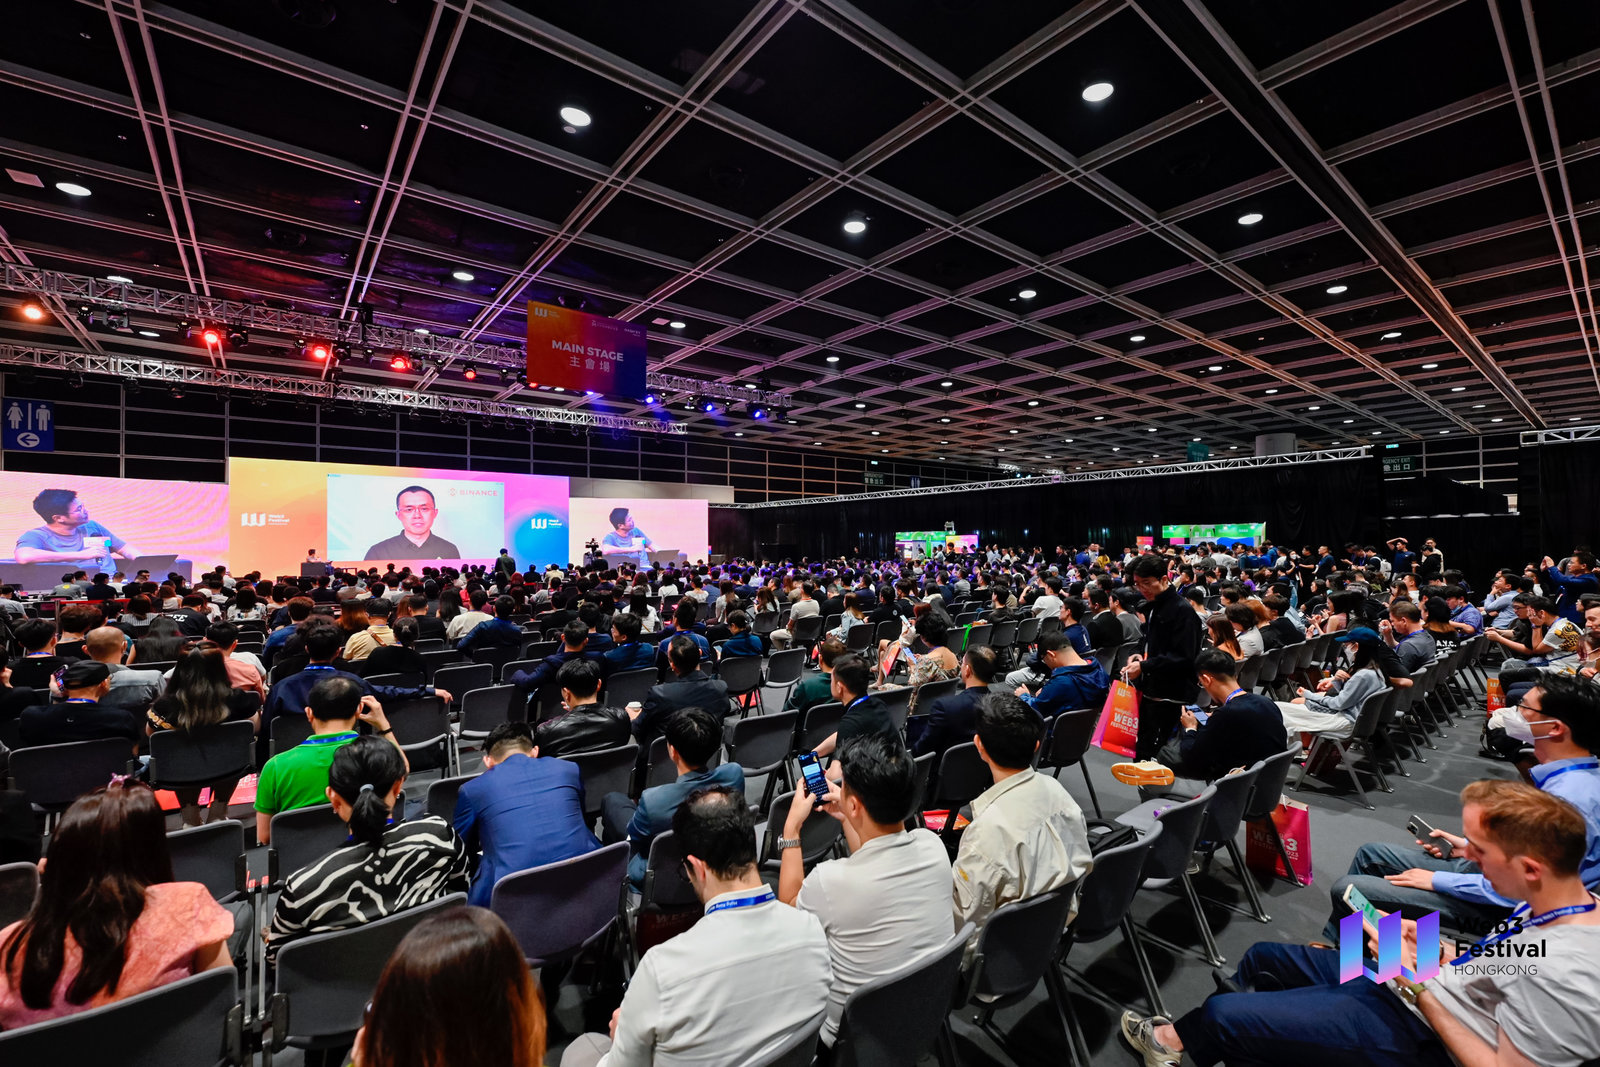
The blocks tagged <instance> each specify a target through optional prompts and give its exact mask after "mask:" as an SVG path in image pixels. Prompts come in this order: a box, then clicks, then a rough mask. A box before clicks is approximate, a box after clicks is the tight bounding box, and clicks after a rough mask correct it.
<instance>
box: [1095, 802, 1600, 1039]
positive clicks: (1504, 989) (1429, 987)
mask: <svg viewBox="0 0 1600 1067" xmlns="http://www.w3.org/2000/svg"><path fill="white" fill-rule="evenodd" d="M1461 802H1462V813H1461V820H1462V824H1463V825H1464V826H1465V827H1466V829H1467V836H1468V838H1469V840H1470V844H1469V845H1468V846H1467V848H1468V852H1469V854H1470V855H1471V857H1472V859H1473V861H1474V862H1475V863H1477V864H1478V865H1479V866H1480V867H1481V868H1482V870H1483V872H1484V874H1485V876H1486V877H1487V878H1488V879H1489V880H1490V882H1491V883H1492V884H1493V886H1494V888H1495V890H1496V891H1497V892H1498V893H1500V894H1502V895H1503V896H1504V897H1505V898H1506V899H1509V900H1516V901H1521V902H1523V903H1522V905H1521V906H1519V907H1518V908H1517V911H1516V913H1515V915H1514V918H1515V919H1516V920H1519V921H1516V922H1509V923H1508V925H1507V927H1506V928H1505V929H1504V930H1500V931H1497V932H1496V933H1494V934H1492V935H1491V936H1489V937H1487V938H1485V939H1484V940H1482V941H1480V942H1478V944H1477V946H1476V947H1475V948H1473V949H1469V950H1468V951H1467V952H1465V953H1463V952H1462V951H1461V947H1459V946H1457V945H1455V944H1453V943H1450V942H1444V943H1436V944H1427V945H1418V943H1417V925H1416V924H1415V923H1414V922H1411V921H1410V920H1406V921H1404V922H1403V924H1402V933H1403V937H1404V942H1405V947H1404V949H1403V952H1402V958H1403V960H1404V962H1405V964H1406V966H1407V967H1409V968H1412V971H1411V975H1412V976H1414V977H1412V976H1406V975H1404V974H1402V976H1400V977H1397V978H1394V979H1392V980H1390V981H1387V982H1377V981H1373V980H1370V979H1369V978H1368V977H1367V976H1365V975H1358V976H1356V977H1354V978H1352V979H1350V980H1349V981H1341V973H1340V971H1341V968H1340V960H1339V952H1338V950H1337V949H1332V948H1316V947H1312V946H1309V945H1290V944H1281V943H1262V944H1258V945H1256V946H1254V947H1252V948H1251V949H1250V950H1249V951H1247V952H1246V953H1245V954H1244V957H1243V958H1242V959H1241V960H1240V963H1239V970H1238V973H1237V974H1236V975H1235V976H1234V977H1233V978H1232V979H1224V980H1221V981H1219V986H1220V987H1221V988H1222V992H1221V993H1219V994H1218V995H1216V996H1213V997H1212V998H1211V999H1209V1000H1208V1001H1206V1002H1205V1004H1204V1005H1202V1006H1201V1007H1200V1008H1198V1009H1196V1010H1194V1011H1191V1012H1189V1013H1188V1014H1186V1015H1184V1016H1183V1017H1181V1018H1179V1019H1177V1020H1176V1021H1175V1022H1170V1021H1168V1020H1166V1019H1164V1018H1161V1017H1159V1016H1156V1017H1141V1016H1138V1015H1135V1014H1134V1013H1132V1012H1127V1013H1125V1014H1124V1015H1123V1018H1122V1033H1123V1036H1124V1038H1125V1039H1126V1040H1127V1041H1128V1043H1129V1044H1130V1045H1132V1046H1133V1047H1134V1049H1135V1050H1136V1051H1138V1052H1140V1053H1141V1054H1142V1055H1143V1056H1144V1062H1145V1063H1146V1064H1147V1065H1149V1067H1156V1065H1164V1064H1171V1065H1176V1064H1177V1063H1178V1061H1179V1056H1180V1054H1182V1053H1187V1055H1188V1058H1189V1059H1190V1060H1191V1061H1192V1062H1194V1063H1195V1064H1198V1065H1200V1067H1210V1065H1211V1064H1214V1063H1219V1062H1225V1063H1230V1064H1231V1063H1290V1062H1296V1063H1301V1064H1305V1065H1306V1067H1316V1065H1321V1064H1339V1065H1340V1067H1345V1065H1352V1064H1353V1065H1367V1064H1370V1065H1382V1067H1448V1065H1453V1064H1463V1065H1477V1064H1500V1065H1519V1067H1529V1065H1533V1064H1538V1065H1539V1067H1578V1065H1579V1064H1582V1063H1584V1062H1588V1061H1590V1060H1591V1059H1592V1058H1593V1057H1594V1056H1595V1055H1596V1053H1597V1052H1600V1013H1597V1012H1595V1011H1594V1004H1595V1002H1596V1000H1597V999H1600V910H1597V904H1600V901H1597V900H1596V898H1595V897H1594V896H1593V895H1592V894H1591V893H1590V892H1589V890H1588V889H1587V888H1585V886H1584V882H1583V878H1582V875H1581V874H1580V871H1579V866H1578V860H1579V857H1580V856H1581V855H1582V854H1583V850H1584V847H1585V839H1586V837H1587V833H1586V828H1585V826H1584V820H1583V818H1582V817H1581V816H1580V815H1579V814H1578V813H1577V812H1576V811H1575V810H1574V809H1573V807H1572V806H1571V805H1570V804H1568V803H1567V802H1566V801H1564V800H1561V799H1560V798H1558V797H1555V796H1552V795H1551V794H1549V793H1547V792H1544V791H1542V790H1538V789H1534V788H1533V787H1532V786H1528V785H1525V784H1523V783H1521V782H1506V781H1480V782H1473V783H1472V784H1470V785H1468V786H1467V787H1466V788H1465V789H1464V790H1462V792H1461ZM1373 934H1374V931H1372V930H1370V929H1369V930H1368V931H1367V938H1369V939H1371V938H1372V937H1373ZM1367 948H1368V950H1369V952H1371V953H1373V954H1374V955H1375V954H1376V949H1377V944H1376V941H1375V940H1368V942H1367ZM1424 954H1425V955H1426V956H1428V957H1429V959H1428V964H1427V965H1424V966H1418V963H1417V961H1418V958H1419V955H1424ZM1419 978H1420V979H1422V980H1421V981H1418V980H1415V979H1419Z"/></svg>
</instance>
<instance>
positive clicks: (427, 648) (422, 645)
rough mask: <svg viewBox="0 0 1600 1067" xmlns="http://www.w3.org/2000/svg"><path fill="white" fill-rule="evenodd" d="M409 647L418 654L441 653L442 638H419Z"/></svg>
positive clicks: (442, 648)
mask: <svg viewBox="0 0 1600 1067" xmlns="http://www.w3.org/2000/svg"><path fill="white" fill-rule="evenodd" d="M411 647H412V648H413V649H415V650H416V651H417V652H418V653H419V654H420V653H423V652H443V651H444V650H445V644H444V638H442V637H419V638H417V641H416V643H415V644H413V645H412V646H411Z"/></svg>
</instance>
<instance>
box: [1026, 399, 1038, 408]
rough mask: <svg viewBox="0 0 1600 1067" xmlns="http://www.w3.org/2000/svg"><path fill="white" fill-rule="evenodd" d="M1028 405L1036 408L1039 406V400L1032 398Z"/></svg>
mask: <svg viewBox="0 0 1600 1067" xmlns="http://www.w3.org/2000/svg"><path fill="white" fill-rule="evenodd" d="M1028 406H1029V407H1030V408H1036V407H1038V406H1039V402H1038V401H1037V400H1030V401H1028Z"/></svg>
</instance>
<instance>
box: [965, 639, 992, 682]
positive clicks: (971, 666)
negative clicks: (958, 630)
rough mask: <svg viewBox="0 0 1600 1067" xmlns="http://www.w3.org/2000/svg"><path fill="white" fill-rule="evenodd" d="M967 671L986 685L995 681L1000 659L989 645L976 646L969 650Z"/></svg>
mask: <svg viewBox="0 0 1600 1067" xmlns="http://www.w3.org/2000/svg"><path fill="white" fill-rule="evenodd" d="M965 658H966V661H967V669H968V670H970V671H971V672H972V676H973V677H974V678H976V679H978V681H980V682H982V683H983V684H984V685H988V684H989V683H990V682H992V681H994V673H995V671H996V670H998V669H999V663H1000V657H999V656H998V655H997V654H996V653H995V650H994V649H993V648H991V647H990V646H988V645H974V646H972V647H971V648H969V649H967V654H966V657H965Z"/></svg>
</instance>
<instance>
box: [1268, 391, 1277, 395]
mask: <svg viewBox="0 0 1600 1067" xmlns="http://www.w3.org/2000/svg"><path fill="white" fill-rule="evenodd" d="M1276 392H1277V390H1276V389H1268V390H1267V395H1268V396H1272V395H1273V394H1274V393H1276Z"/></svg>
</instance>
